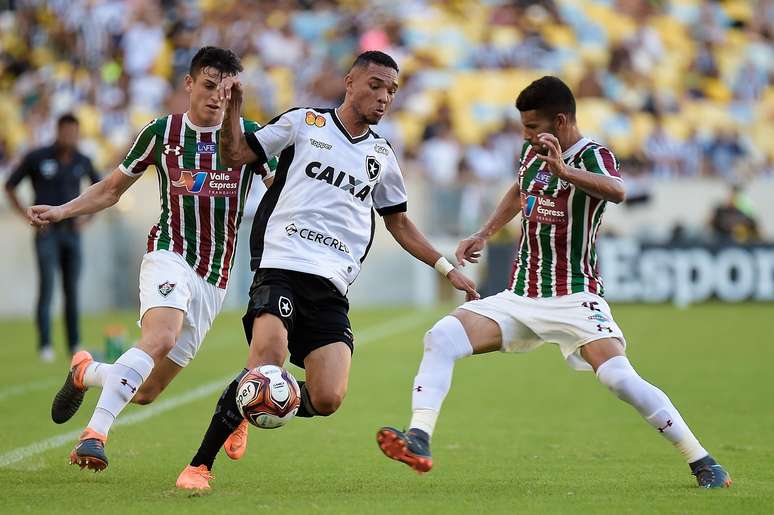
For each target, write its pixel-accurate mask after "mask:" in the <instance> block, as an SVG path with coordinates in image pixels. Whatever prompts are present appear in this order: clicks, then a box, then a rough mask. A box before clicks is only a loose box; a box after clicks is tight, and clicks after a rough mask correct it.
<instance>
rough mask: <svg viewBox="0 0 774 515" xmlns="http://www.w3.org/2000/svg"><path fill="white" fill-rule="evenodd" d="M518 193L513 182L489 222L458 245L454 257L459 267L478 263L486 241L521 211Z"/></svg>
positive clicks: (518, 190) (517, 187)
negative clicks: (466, 263)
mask: <svg viewBox="0 0 774 515" xmlns="http://www.w3.org/2000/svg"><path fill="white" fill-rule="evenodd" d="M520 193H521V189H520V188H519V183H518V182H514V183H513V186H511V187H510V188H508V191H507V192H506V193H505V196H503V198H502V200H500V203H499V204H498V205H497V208H496V209H495V211H494V213H492V216H491V217H489V220H488V221H487V222H486V223H485V224H484V225H483V227H481V229H479V230H478V232H476V233H474V234H472V235H470V236H468V237H467V238H465V239H464V240H462V241H461V242H460V243H459V245H458V246H457V252H455V253H454V257H455V258H456V259H457V263H458V264H459V265H460V266H465V261H469V262H471V263H478V260H479V259H480V258H481V251H482V250H483V249H484V247H485V246H486V241H487V240H488V239H489V238H491V237H492V235H493V234H494V233H496V232H497V231H499V230H500V229H502V227H503V226H504V225H505V224H507V223H508V222H510V221H511V220H513V218H514V217H515V216H516V215H517V214H518V213H519V211H520V210H521V204H520V200H519V194H520Z"/></svg>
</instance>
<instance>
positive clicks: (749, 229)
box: [710, 186, 759, 244]
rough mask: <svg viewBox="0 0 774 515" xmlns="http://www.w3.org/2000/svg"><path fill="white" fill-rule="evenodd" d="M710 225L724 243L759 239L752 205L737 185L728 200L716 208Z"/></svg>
mask: <svg viewBox="0 0 774 515" xmlns="http://www.w3.org/2000/svg"><path fill="white" fill-rule="evenodd" d="M710 225H711V227H712V230H713V233H714V235H715V237H716V238H717V239H718V240H719V241H720V242H722V243H741V244H744V243H753V242H755V241H757V240H758V239H759V236H758V224H757V222H756V220H755V218H754V215H753V210H752V207H751V205H750V203H749V201H748V200H747V199H746V198H745V197H744V195H743V194H742V192H741V190H740V189H739V187H737V186H734V187H732V188H731V191H730V192H729V195H728V198H727V199H726V201H725V202H724V203H722V204H720V205H718V206H717V207H716V208H715V212H714V213H713V215H712V220H711V221H710Z"/></svg>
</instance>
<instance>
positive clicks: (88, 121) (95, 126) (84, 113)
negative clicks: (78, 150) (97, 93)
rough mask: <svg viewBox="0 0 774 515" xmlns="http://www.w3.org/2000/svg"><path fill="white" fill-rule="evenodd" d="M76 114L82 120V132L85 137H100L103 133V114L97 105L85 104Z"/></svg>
mask: <svg viewBox="0 0 774 515" xmlns="http://www.w3.org/2000/svg"><path fill="white" fill-rule="evenodd" d="M76 116H77V117H78V121H79V122H80V128H81V130H80V132H81V134H82V135H83V136H84V137H86V138H98V137H99V136H100V135H101V134H102V131H101V127H102V115H101V114H100V112H99V110H98V109H97V108H96V106H93V105H90V104H84V105H82V106H81V107H80V108H79V109H78V111H77V113H76Z"/></svg>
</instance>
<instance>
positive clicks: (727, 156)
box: [707, 128, 747, 180]
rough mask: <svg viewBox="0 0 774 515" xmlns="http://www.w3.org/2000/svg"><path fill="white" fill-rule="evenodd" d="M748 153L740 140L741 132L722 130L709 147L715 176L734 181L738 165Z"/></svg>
mask: <svg viewBox="0 0 774 515" xmlns="http://www.w3.org/2000/svg"><path fill="white" fill-rule="evenodd" d="M746 155H747V151H746V150H745V148H744V146H743V145H742V143H741V141H740V138H739V131H737V130H736V129H734V128H725V129H722V130H721V131H720V132H719V134H718V135H717V136H716V137H715V139H714V140H713V141H712V142H711V143H710V144H709V145H708V149H707V157H708V159H709V162H710V164H711V165H712V172H713V174H715V175H719V176H721V177H726V178H728V179H731V180H733V179H734V178H735V170H736V165H737V163H738V162H739V160H741V159H742V158H743V157H745V156H746Z"/></svg>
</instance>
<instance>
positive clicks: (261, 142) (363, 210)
mask: <svg viewBox="0 0 774 515" xmlns="http://www.w3.org/2000/svg"><path fill="white" fill-rule="evenodd" d="M345 83H346V95H345V98H344V102H343V104H342V105H340V106H339V107H338V108H336V109H315V108H306V107H302V108H296V109H291V110H290V111H287V112H285V113H283V114H282V115H280V116H278V117H276V118H275V119H273V120H272V121H270V122H269V123H267V124H266V125H265V126H264V127H262V128H261V129H260V130H258V131H247V132H246V133H245V132H244V131H242V129H241V127H240V126H239V124H238V123H236V119H237V117H238V116H239V111H240V106H241V102H242V90H241V86H240V84H239V82H238V81H237V80H229V79H227V80H225V81H224V82H223V83H222V86H221V88H222V89H223V92H224V95H225V97H226V99H227V101H228V102H229V104H228V106H227V108H226V117H225V119H224V122H223V134H222V135H221V140H220V144H221V145H222V147H223V149H222V150H223V155H224V157H226V156H227V158H228V159H229V161H230V162H231V163H232V165H234V166H238V165H240V164H242V163H250V162H253V161H255V160H256V159H257V160H258V162H259V163H260V162H265V161H266V158H267V156H271V155H278V156H279V162H278V165H277V173H276V176H275V179H274V182H273V183H272V185H271V187H270V188H269V190H268V191H267V192H266V194H265V195H264V197H263V199H262V201H261V204H260V206H259V208H258V212H257V214H256V217H255V220H254V223H253V230H252V235H251V250H252V266H253V269H255V280H254V282H253V285H252V288H251V295H250V303H249V305H248V308H247V313H246V314H245V317H244V329H245V335H246V337H247V341H248V343H249V345H250V350H249V357H248V359H247V364H246V368H245V369H244V370H243V371H242V372H241V373H240V374H238V375H237V377H236V378H235V379H234V381H233V382H232V383H231V384H230V385H229V386H228V387H227V388H226V390H225V391H224V392H223V395H222V396H221V398H220V400H219V401H218V404H217V407H216V409H215V415H214V416H213V417H212V420H211V422H210V426H209V428H208V429H207V432H206V434H205V436H204V440H203V442H202V444H201V447H200V448H199V451H198V452H197V453H196V455H195V456H194V458H193V460H192V461H191V463H190V465H188V466H187V467H185V469H184V470H183V472H182V473H181V474H180V476H179V477H178V480H177V486H178V487H179V488H186V489H208V488H209V478H210V470H211V469H212V465H213V462H214V461H215V457H216V455H217V453H218V450H219V449H220V447H221V446H222V445H223V444H224V441H225V440H226V438H227V437H228V436H229V435H230V434H231V433H232V432H234V431H235V429H237V428H239V427H240V426H241V427H242V428H245V427H246V424H247V423H246V422H245V420H244V419H243V418H242V416H241V415H240V413H239V411H238V409H237V406H236V398H235V393H236V387H237V384H238V382H239V379H240V378H241V377H242V375H243V374H244V373H246V372H247V370H250V369H252V368H254V367H255V366H257V365H259V364H273V365H279V366H282V365H283V364H284V362H285V358H286V357H287V356H288V353H289V354H290V361H291V362H292V363H294V364H296V365H298V366H300V367H302V368H305V369H306V382H305V383H301V399H302V401H301V407H300V409H299V412H298V415H299V416H302V417H311V416H315V415H322V416H327V415H331V414H332V413H334V412H335V411H336V410H337V409H338V407H339V405H340V404H341V402H342V400H343V399H344V395H345V393H346V391H347V382H348V378H349V369H350V364H351V360H352V351H353V348H354V338H353V335H352V330H351V327H350V323H349V318H348V310H349V302H348V301H347V297H346V294H347V290H348V288H349V286H350V284H352V282H353V281H354V280H355V279H356V278H357V275H358V273H359V272H360V266H361V264H362V262H363V260H364V259H365V258H366V254H367V253H368V249H369V247H370V246H371V241H372V239H373V234H374V224H375V214H374V211H375V212H376V213H378V214H379V215H380V216H381V217H382V218H383V220H384V223H385V225H386V227H387V229H388V230H389V231H390V233H391V234H392V236H393V237H394V238H395V240H396V241H397V242H398V243H400V245H401V246H402V247H403V248H404V249H406V250H407V251H408V252H409V253H410V254H411V255H413V256H414V257H416V258H417V259H419V260H420V261H423V262H424V263H426V264H428V265H429V266H435V268H436V269H437V270H438V271H439V272H441V273H442V274H443V275H445V276H446V277H447V278H448V279H449V281H450V282H451V284H452V285H453V286H454V287H455V288H457V289H458V290H462V291H465V292H466V293H467V298H468V299H472V298H477V297H478V294H477V293H476V291H475V285H474V283H473V282H472V281H471V280H469V279H468V278H467V277H465V276H464V275H463V274H462V273H461V272H459V271H458V270H456V269H455V268H454V267H453V266H452V265H451V264H450V263H449V262H448V261H447V260H446V259H445V258H443V257H442V256H441V254H440V253H439V252H438V251H436V250H435V249H434V248H433V246H432V245H431V244H430V243H429V242H428V241H427V239H426V238H425V237H424V236H423V235H422V233H421V232H420V231H419V230H418V229H417V228H416V227H415V226H414V224H413V223H412V221H411V220H410V219H409V218H408V216H407V215H406V191H405V187H404V184H403V177H402V175H401V171H400V167H399V166H398V162H397V160H396V158H395V154H394V153H393V151H392V149H391V148H390V145H389V143H388V142H387V141H386V140H385V139H384V138H382V137H380V136H379V135H378V134H376V133H374V132H373V131H372V130H371V129H370V126H371V125H374V124H376V123H378V122H379V120H380V119H381V118H382V116H384V114H385V113H386V112H387V110H388V109H389V107H390V104H391V103H392V100H393V98H394V96H395V93H396V91H397V89H398V66H397V65H396V63H395V61H394V60H393V59H392V58H391V57H390V56H388V55H386V54H384V53H382V52H376V51H371V52H365V53H363V54H361V55H360V56H358V57H357V59H356V60H355V62H354V64H353V66H352V68H351V70H350V72H349V73H348V74H347V76H346V79H345ZM243 441H244V440H243Z"/></svg>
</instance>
